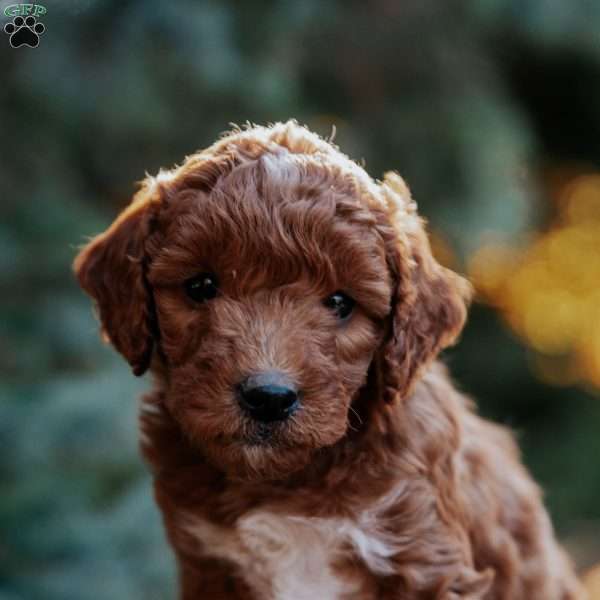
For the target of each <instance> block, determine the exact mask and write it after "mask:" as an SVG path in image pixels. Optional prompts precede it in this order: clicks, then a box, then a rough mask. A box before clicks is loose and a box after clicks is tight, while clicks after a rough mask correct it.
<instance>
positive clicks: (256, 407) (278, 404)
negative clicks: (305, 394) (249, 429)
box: [239, 373, 299, 423]
mask: <svg viewBox="0 0 600 600" xmlns="http://www.w3.org/2000/svg"><path fill="white" fill-rule="evenodd" d="M239 401H240V405H241V406H242V408H244V409H245V410H246V411H247V412H248V413H249V414H250V416H251V417H252V418H253V419H256V420H257V421H261V422H263V423H270V422H272V421H283V420H284V419H287V418H288V417H289V416H290V415H291V414H292V413H293V412H294V411H295V410H296V409H297V408H298V404H299V402H298V390H297V389H296V386H295V385H294V384H293V383H292V382H291V381H290V380H289V379H288V378H287V377H286V376H285V375H283V374H282V373H260V374H258V375H252V376H250V377H248V378H247V379H246V380H244V381H243V382H242V383H241V384H240V386H239Z"/></svg>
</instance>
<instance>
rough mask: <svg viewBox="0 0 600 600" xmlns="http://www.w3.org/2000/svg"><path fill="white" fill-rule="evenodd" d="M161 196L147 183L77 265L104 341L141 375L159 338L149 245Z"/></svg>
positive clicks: (79, 277) (76, 273)
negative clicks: (149, 273) (150, 283)
mask: <svg viewBox="0 0 600 600" xmlns="http://www.w3.org/2000/svg"><path fill="white" fill-rule="evenodd" d="M158 195H159V192H157V191H155V186H153V185H151V184H150V183H147V184H145V185H144V187H143V188H142V189H141V190H140V191H139V192H138V193H137V194H136V195H135V197H134V199H133V201H132V203H131V204H130V205H129V206H128V207H127V208H126V209H125V210H124V211H123V212H122V213H121V215H120V216H119V217H118V218H117V219H116V220H115V222H114V223H113V224H112V225H111V226H110V227H109V228H108V229H107V230H106V231H105V232H104V233H101V234H100V235H98V236H96V237H95V238H93V239H92V240H91V241H90V242H89V243H88V244H87V245H86V246H85V247H84V248H83V249H82V250H81V252H80V253H79V254H78V256H77V257H76V258H75V262H74V263H73V269H74V271H75V275H76V277H77V279H78V281H79V285H80V286H81V287H82V288H83V289H84V290H85V292H87V293H88V294H89V295H90V296H91V297H92V298H93V299H94V301H95V303H96V306H97V309H98V312H99V317H100V322H101V331H102V334H103V337H104V338H105V339H106V340H107V341H109V342H111V343H112V345H113V346H114V347H115V348H116V349H117V350H118V351H119V352H120V353H121V354H122V355H123V356H124V357H125V358H126V359H127V362H128V363H129V364H130V365H131V367H132V369H133V372H134V374H135V375H142V374H143V373H144V372H145V371H146V370H147V369H148V366H149V364H150V360H151V358H152V351H153V346H154V337H155V333H156V320H155V312H154V305H153V298H152V294H151V292H150V290H149V288H148V284H147V281H146V273H145V272H146V269H147V262H148V259H147V255H146V250H145V246H146V242H147V239H148V237H149V235H150V234H151V233H152V230H153V227H154V219H155V212H156V211H155V208H156V206H157V205H158V200H159V198H158Z"/></svg>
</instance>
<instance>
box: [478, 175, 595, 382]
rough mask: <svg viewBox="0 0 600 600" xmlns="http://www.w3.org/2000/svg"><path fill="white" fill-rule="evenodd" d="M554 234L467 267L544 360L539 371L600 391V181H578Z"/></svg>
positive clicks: (489, 247) (564, 198) (496, 251)
mask: <svg viewBox="0 0 600 600" xmlns="http://www.w3.org/2000/svg"><path fill="white" fill-rule="evenodd" d="M558 206H559V214H558V216H557V219H556V221H555V223H554V224H553V225H552V227H550V229H549V230H548V231H546V232H545V233H543V234H541V235H539V236H538V237H537V238H535V239H532V240H531V241H530V242H529V243H527V244H524V245H523V247H521V248H515V247H511V246H509V245H507V244H502V243H498V242H495V243H492V244H486V245H484V246H482V247H481V248H480V249H479V250H478V251H477V252H475V254H474V255H473V256H471V257H470V259H469V262H468V271H469V275H470V277H471V280H472V281H473V283H474V285H475V287H476V289H477V290H478V292H479V294H480V297H481V298H482V300H483V301H485V302H487V303H489V304H491V305H492V306H495V307H496V308H497V309H498V310H499V311H500V313H501V314H502V316H503V318H504V319H505V321H506V322H507V324H508V325H509V326H510V327H511V328H512V329H513V331H514V332H515V333H516V334H517V335H519V336H520V337H521V338H522V339H524V340H525V342H526V343H527V344H528V345H529V346H531V347H532V348H533V349H534V350H535V351H537V352H538V353H540V356H541V357H544V356H545V357H554V359H553V362H552V365H553V366H552V368H553V369H554V372H555V373H554V375H553V374H552V373H551V372H550V370H549V367H548V365H549V363H548V362H547V361H546V362H544V360H541V359H540V360H537V362H536V363H535V366H534V368H535V370H536V372H538V373H539V374H540V375H541V376H542V377H543V378H544V379H546V380H548V381H550V380H552V379H553V378H554V380H556V383H564V382H574V381H576V380H578V381H585V382H587V383H591V384H593V385H595V386H597V387H600V175H593V176H585V177H578V178H577V179H575V180H574V181H573V182H571V183H570V184H569V185H568V186H567V188H566V191H565V193H564V194H562V195H561V196H560V198H559V202H558Z"/></svg>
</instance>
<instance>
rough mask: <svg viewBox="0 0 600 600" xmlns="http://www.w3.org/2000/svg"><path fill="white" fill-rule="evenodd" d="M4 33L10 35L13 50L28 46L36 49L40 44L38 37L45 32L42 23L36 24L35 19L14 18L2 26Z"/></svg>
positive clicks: (30, 17)
mask: <svg viewBox="0 0 600 600" xmlns="http://www.w3.org/2000/svg"><path fill="white" fill-rule="evenodd" d="M4 31H5V32H6V33H8V35H10V45H11V46H12V47H13V48H18V47H19V46H29V47H30V48H36V47H37V45H38V44H39V43H40V35H42V33H44V31H46V28H45V27H44V25H43V23H38V22H37V19H36V18H35V17H32V16H29V17H27V18H26V19H24V18H23V17H15V18H14V19H13V21H12V23H7V24H6V25H5V26H4Z"/></svg>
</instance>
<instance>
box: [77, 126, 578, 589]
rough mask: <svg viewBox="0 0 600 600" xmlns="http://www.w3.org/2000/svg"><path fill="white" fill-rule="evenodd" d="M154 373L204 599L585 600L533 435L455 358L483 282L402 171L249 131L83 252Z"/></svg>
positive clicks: (159, 480)
mask: <svg viewBox="0 0 600 600" xmlns="http://www.w3.org/2000/svg"><path fill="white" fill-rule="evenodd" d="M75 272H76V274H77V277H78V279H79V282H80V284H81V286H82V287H83V289H84V290H85V291H86V292H87V293H88V294H89V295H90V296H91V297H92V298H93V299H94V300H95V302H96V304H97V307H98V310H99V315H100V319H101V322H102V330H103V332H104V335H105V336H106V338H107V339H108V340H109V341H110V342H111V343H112V344H113V345H114V346H115V348H116V349H117V350H118V351H119V352H120V353H121V354H122V355H123V356H124V357H125V358H126V359H127V361H128V362H129V363H130V364H131V366H132V367H133V371H134V373H135V374H136V375H141V374H142V373H144V372H145V371H146V370H147V369H150V370H151V372H152V375H153V380H154V390H153V391H152V392H151V393H150V394H148V395H147V396H146V397H145V398H144V399H143V402H142V411H141V428H142V447H143V452H144V454H145V456H146V458H147V460H148V461H149V463H150V465H151V467H152V470H153V474H154V481H155V491H156V498H157V501H158V504H159V505H160V508H161V510H162V513H163V517H164V522H165V526H166V530H167V534H168V537H169V540H170V542H171V544H172V545H173V547H174V549H175V552H176V554H177V558H178V563H179V571H180V580H181V597H182V598H184V599H185V600H192V599H194V600H201V599H205V598H206V599H211V598H218V599H221V598H222V599H229V598H231V599H233V598H237V599H256V600H262V599H266V600H334V599H336V600H341V599H355V600H367V599H368V600H375V599H381V600H386V599H402V600H413V599H414V600H417V599H423V600H425V599H439V600H442V599H445V600H450V599H455V600H457V599H459V598H461V599H467V598H468V599H471V600H475V599H487V600H570V599H575V598H577V599H579V598H582V597H583V595H582V592H581V591H580V588H579V585H578V583H577V580H576V578H575V576H574V574H573V571H572V568H571V566H570V564H569V561H568V560H567V559H566V557H565V555H564V553H563V551H562V550H561V548H560V547H559V546H558V544H557V542H556V540H555V539H554V535H553V532H552V526H551V524H550V521H549V519H548V515H547V513H546V511H545V509H544V507H543V505H542V501H541V499H540V491H539V489H538V487H537V486H536V485H535V483H534V482H533V481H532V480H531V478H530V477H529V475H528V474H527V472H526V471H525V469H524V468H523V466H522V465H521V463H520V460H519V453H518V450H517V448H516V445H515V443H514V441H513V439H512V437H511V434H510V433H509V432H508V431H507V430H505V429H504V428H502V427H499V426H497V425H494V424H492V423H489V422H486V421H484V420H482V419H481V418H479V417H478V416H477V415H476V414H475V413H474V412H473V408H472V405H471V403H470V402H469V400H468V399H466V398H465V397H464V396H463V395H461V394H460V393H459V392H457V391H456V390H455V389H454V388H453V386H452V384H451V382H450V380H449V377H448V375H447V373H446V371H445V370H444V368H443V367H442V366H441V365H440V364H439V363H437V362H435V358H436V355H437V354H438V353H439V351H440V350H441V349H442V348H444V347H445V346H448V345H449V344H451V343H452V342H453V341H454V340H455V339H456V337H457V335H458V333H459V332H460V330H461V328H462V326H463V323H464V320H465V315H466V305H467V302H468V299H469V296H470V288H469V285H468V284H467V283H466V282H465V281H464V280H463V279H461V278H460V277H459V276H458V275H456V274H455V273H453V272H451V271H449V270H447V269H445V268H443V267H441V266H440V265H439V264H438V263H436V261H435V260H434V259H433V257H432V255H431V252H430V249H429V244H428V241H427V237H426V234H425V230H424V226H423V222H422V220H421V219H420V218H419V217H418V216H417V214H416V206H415V204H414V203H413V201H412V200H411V197H410V194H409V191H408V189H407V187H406V186H405V184H404V183H403V181H402V179H401V178H400V177H399V176H398V175H396V174H394V173H389V174H387V175H386V176H385V178H384V180H383V181H382V182H377V181H374V180H373V179H371V178H370V177H369V176H368V175H367V173H366V172H365V171H364V170H363V169H362V168H361V167H360V166H358V165H357V164H356V163H354V162H352V161H351V160H350V159H348V158H347V157H346V156H345V155H344V154H342V153H341V152H340V151H339V150H338V149H337V148H336V147H335V146H333V145H332V144H331V143H330V142H328V141H325V140H323V139H321V138H319V137H318V136H317V135H315V134H313V133H311V132H310V131H308V130H307V129H306V128H304V127H301V126H299V125H298V124H296V123H295V122H293V121H290V122H288V123H278V124H276V125H273V126H271V127H251V128H248V129H245V130H239V129H236V130H234V131H233V132H232V133H230V134H228V135H226V136H225V137H223V138H222V139H221V140H220V141H218V142H216V143H215V144H214V145H213V146H211V147H210V148H208V149H207V150H204V151H202V152H199V153H198V154H194V155H193V156H191V157H189V158H188V159H187V160H186V161H185V163H184V164H183V165H182V166H181V167H178V168H175V169H174V170H172V171H168V172H161V173H159V175H158V176H157V177H149V178H147V179H146V180H145V181H144V183H143V185H142V188H141V190H140V191H139V192H138V193H137V194H136V196H135V198H134V199H133V202H132V203H131V205H130V206H129V207H128V208H127V209H126V210H125V211H124V212H123V213H122V214H121V215H120V216H119V218H118V219H117V220H116V221H115V222H114V223H113V225H112V226H111V227H110V228H109V229H108V230H107V231H106V232H105V233H103V234H101V235H99V236H98V237H96V238H94V239H93V240H92V241H91V242H90V243H89V244H88V245H87V246H86V247H85V248H84V249H83V250H82V251H81V253H80V254H79V256H78V257H77V259H76V261H75Z"/></svg>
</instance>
